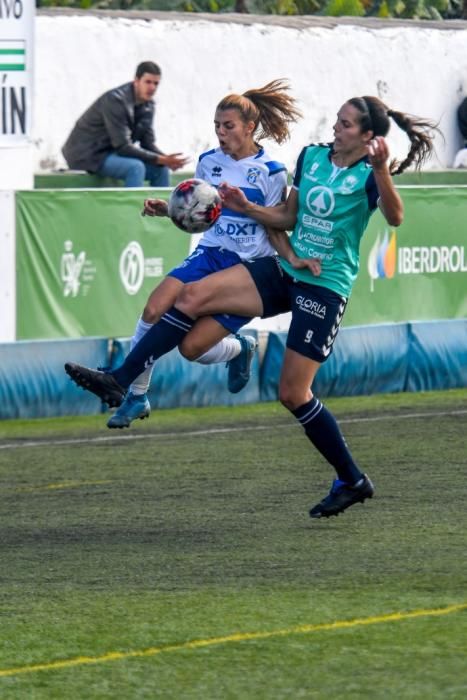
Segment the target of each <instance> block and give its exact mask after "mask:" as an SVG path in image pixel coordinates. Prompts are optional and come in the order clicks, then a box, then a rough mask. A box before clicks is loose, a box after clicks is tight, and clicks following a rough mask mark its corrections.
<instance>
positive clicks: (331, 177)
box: [281, 144, 379, 299]
mask: <svg viewBox="0 0 467 700" xmlns="http://www.w3.org/2000/svg"><path fill="white" fill-rule="evenodd" d="M331 153H332V144H324V145H323V144H320V145H311V146H307V147H306V148H304V149H303V151H302V152H301V154H300V157H299V159H298V162H297V170H296V173H295V178H294V182H293V187H294V188H295V189H297V190H298V215H297V223H296V224H295V228H294V230H293V233H292V236H291V238H290V241H291V244H292V247H293V249H294V251H295V253H296V255H297V256H299V257H300V258H319V259H320V261H321V275H319V276H318V277H314V276H313V275H312V274H311V272H310V271H309V270H306V269H304V270H295V269H294V268H293V267H292V266H291V265H290V264H289V263H288V262H287V261H286V260H283V259H281V264H282V266H283V267H284V269H285V270H286V272H288V273H289V275H291V276H292V277H294V278H295V279H297V280H299V281H302V282H308V283H310V284H316V285H320V286H322V287H327V288H328V289H332V291H334V292H336V294H339V295H340V296H343V297H345V298H346V299H347V298H348V297H349V295H350V292H351V290H352V286H353V283H354V282H355V278H356V277H357V273H358V268H359V258H360V254H359V251H360V239H361V237H362V235H363V233H364V231H365V229H366V227H367V224H368V220H369V218H370V216H371V214H372V213H373V211H375V209H376V207H377V200H378V196H379V195H378V190H377V187H376V182H375V178H374V175H373V170H372V168H371V165H370V164H369V162H368V160H367V158H362V159H361V160H359V161H357V162H356V163H354V164H353V165H351V166H350V167H347V168H339V167H337V166H336V165H334V164H333V163H332V161H331Z"/></svg>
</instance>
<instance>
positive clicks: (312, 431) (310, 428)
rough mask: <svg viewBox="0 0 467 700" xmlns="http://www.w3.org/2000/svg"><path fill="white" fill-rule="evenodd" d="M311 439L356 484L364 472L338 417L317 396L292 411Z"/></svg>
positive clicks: (347, 480) (344, 477)
mask: <svg viewBox="0 0 467 700" xmlns="http://www.w3.org/2000/svg"><path fill="white" fill-rule="evenodd" d="M292 413H293V415H294V416H295V418H296V419H297V420H298V422H299V423H300V424H301V425H302V426H303V429H304V430H305V433H306V435H307V437H308V439H309V440H311V442H312V443H313V445H314V446H315V447H316V449H317V450H318V451H319V452H321V454H322V455H323V457H324V458H325V459H326V460H327V461H328V462H329V463H330V464H332V466H333V467H334V469H335V470H336V472H337V476H338V478H339V479H340V480H341V481H344V482H345V483H346V484H355V483H356V482H357V481H358V480H359V479H361V478H362V476H363V474H362V472H361V471H360V469H359V468H358V467H357V465H356V464H355V462H354V460H353V458H352V455H351V454H350V450H349V448H348V447H347V443H346V442H345V440H344V437H343V435H342V433H341V431H340V429H339V426H338V424H337V421H336V419H335V418H334V416H333V415H332V413H330V412H329V411H328V410H327V408H326V407H325V406H323V404H322V403H321V401H319V400H318V399H317V398H316V397H315V396H314V397H313V398H312V399H311V401H309V402H308V403H306V404H303V406H300V407H299V408H297V409H296V410H295V411H292Z"/></svg>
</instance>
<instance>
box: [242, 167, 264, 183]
mask: <svg viewBox="0 0 467 700" xmlns="http://www.w3.org/2000/svg"><path fill="white" fill-rule="evenodd" d="M260 172H261V171H260V169H259V168H248V170H247V174H246V179H247V180H248V182H249V183H250V185H254V184H255V182H256V180H257V179H258V178H259V175H260Z"/></svg>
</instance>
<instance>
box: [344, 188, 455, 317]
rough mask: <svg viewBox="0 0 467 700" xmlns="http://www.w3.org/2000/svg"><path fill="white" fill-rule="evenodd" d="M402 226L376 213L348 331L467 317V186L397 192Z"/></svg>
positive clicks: (365, 239) (362, 256)
mask: <svg viewBox="0 0 467 700" xmlns="http://www.w3.org/2000/svg"><path fill="white" fill-rule="evenodd" d="M398 189H399V192H400V194H401V197H402V199H403V201H404V208H405V216H404V222H403V224H402V225H401V226H399V227H398V228H397V229H392V228H391V227H389V226H388V225H387V224H386V222H385V220H384V218H383V216H382V215H381V214H380V213H379V212H376V213H375V214H374V215H373V216H372V218H371V219H370V224H369V226H368V229H367V230H366V232H365V234H364V236H363V239H362V243H361V248H360V273H359V276H358V279H357V282H356V284H355V287H354V291H353V292H352V296H351V298H350V302H349V305H348V308H347V311H346V313H345V317H344V324H345V325H346V326H355V325H366V324H372V323H387V322H392V321H394V322H397V321H422V320H428V319H446V318H465V317H466V316H467V187H466V186H465V185H463V186H462V185H461V186H457V187H441V186H433V187H410V186H408V187H399V188H398Z"/></svg>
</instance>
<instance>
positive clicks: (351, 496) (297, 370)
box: [67, 97, 436, 518]
mask: <svg viewBox="0 0 467 700" xmlns="http://www.w3.org/2000/svg"><path fill="white" fill-rule="evenodd" d="M391 120H393V121H394V122H395V123H396V124H397V126H398V127H399V128H401V129H402V130H403V131H405V133H406V134H407V136H408V138H409V141H410V149H409V152H408V154H407V156H406V158H405V159H404V160H403V161H402V162H401V163H397V162H395V161H392V162H391V163H388V159H389V149H388V145H387V143H386V140H385V136H386V135H387V133H388V131H389V128H390V124H391ZM435 129H436V127H435V125H434V124H432V123H431V122H429V121H427V120H424V119H420V118H417V117H413V116H409V115H407V114H404V113H403V112H398V111H394V110H391V109H389V108H388V107H387V106H386V105H385V104H384V103H383V102H382V101H381V100H380V99H378V98H377V97H358V98H352V99H350V100H348V101H347V102H345V104H343V105H342V107H341V108H340V109H339V112H338V114H337V119H336V122H335V124H334V141H333V142H332V143H329V144H318V145H311V146H307V147H306V148H304V149H303V150H302V152H301V154H300V156H299V159H298V162H297V168H296V173H295V178H294V182H293V186H292V189H291V191H290V193H289V196H288V198H287V201H286V202H285V203H284V204H282V205H279V206H275V207H264V206H260V205H258V204H255V203H252V202H249V201H248V200H247V199H246V197H245V196H244V194H243V192H242V191H241V190H240V189H239V188H237V187H232V186H230V185H228V184H227V183H224V184H223V185H222V186H221V188H220V191H221V195H222V197H223V201H224V204H225V206H227V207H228V208H229V210H233V211H238V212H241V213H243V214H245V215H247V216H248V217H250V218H252V219H255V220H256V221H257V222H258V223H261V224H262V225H263V226H265V227H267V228H268V229H270V230H273V229H277V230H287V229H292V235H291V237H290V239H287V242H286V244H284V240H282V242H281V245H280V246H277V247H278V248H279V249H280V251H281V254H282V257H281V258H280V260H277V259H275V258H273V257H267V258H260V259H257V260H255V261H252V262H248V261H243V262H242V264H240V265H235V266H234V267H231V268H230V269H228V270H223V271H221V272H217V273H214V274H212V275H209V276H208V277H206V278H205V279H204V280H202V281H199V282H194V283H193V284H188V285H185V287H184V289H183V291H182V292H181V294H180V296H179V298H178V300H177V303H176V304H175V306H174V307H173V309H171V311H170V312H169V315H168V316H169V318H168V319H167V320H166V321H164V320H161V322H160V323H158V324H156V325H155V326H153V328H152V329H151V330H150V331H149V332H148V333H147V335H146V336H145V338H144V339H143V341H141V343H140V344H138V345H137V346H136V347H135V349H134V350H133V351H132V352H131V353H130V354H129V356H128V357H127V359H126V360H125V362H124V364H123V365H122V366H121V367H119V368H117V369H116V370H115V371H113V372H111V373H110V374H104V373H102V372H96V371H93V370H88V369H87V368H78V369H77V366H76V365H73V367H72V370H73V371H70V372H69V373H70V375H71V376H72V378H73V379H74V380H75V381H76V382H77V383H78V384H80V385H81V386H84V387H85V388H87V389H89V390H90V391H93V392H94V393H96V394H97V395H98V396H101V398H103V397H104V396H105V395H108V394H109V391H110V392H111V391H114V392H115V393H116V394H117V393H118V392H120V394H122V393H124V391H125V388H126V387H128V386H129V384H130V382H131V380H132V378H133V376H136V375H135V373H136V374H138V373H139V371H140V368H141V367H142V366H144V362H147V361H148V358H150V359H149V361H150V362H153V361H155V360H156V359H157V357H160V356H161V355H163V354H165V353H166V352H168V351H169V350H170V349H172V348H173V347H174V346H176V345H180V347H181V348H183V347H184V346H185V347H187V346H189V345H190V343H192V342H195V341H196V334H197V332H198V331H197V327H196V324H195V321H194V320H195V319H196V318H198V317H200V316H205V315H209V314H213V313H232V314H239V315H244V316H262V317H269V316H273V315H276V314H278V313H282V312H284V311H287V310H290V311H291V312H292V321H291V324H290V329H289V332H288V336H287V344H286V352H285V356H284V361H283V366H282V372H281V378H280V384H279V399H280V401H281V402H282V404H283V405H284V406H285V407H286V408H287V409H288V410H289V411H291V413H292V414H293V415H294V416H295V418H296V419H297V420H298V421H299V422H300V424H301V425H302V426H303V428H304V430H305V433H306V436H307V437H308V438H309V440H310V441H311V442H312V443H313V445H314V446H315V447H316V448H317V449H318V450H319V452H320V453H321V454H322V455H323V456H324V457H325V459H327V461H328V462H329V463H330V464H331V465H332V466H333V467H334V469H335V470H336V474H337V478H336V479H335V481H334V482H333V485H332V488H331V491H330V493H329V494H328V495H327V496H326V497H325V498H324V499H323V500H322V501H321V502H320V503H318V504H317V505H316V506H314V507H313V508H312V509H311V510H310V516H311V517H312V518H319V517H329V516H331V515H338V514H339V513H340V512H342V511H344V510H345V509H346V508H348V507H349V506H351V505H353V504H354V503H358V502H363V501H364V500H365V499H367V498H371V497H372V495H373V492H374V487H373V484H372V483H371V481H370V479H369V478H368V476H367V475H366V474H364V473H362V471H361V470H360V468H359V467H358V465H357V464H356V462H355V461H354V459H353V457H352V455H351V453H350V451H349V449H348V446H347V444H346V442H345V440H344V438H343V436H342V434H341V432H340V429H339V426H338V424H337V422H336V420H335V418H334V417H333V415H332V414H331V413H330V412H329V411H328V410H327V408H325V407H324V406H323V404H322V403H321V402H320V401H319V399H318V398H316V397H315V396H314V395H313V390H312V387H313V381H314V378H315V376H316V373H317V371H318V369H319V368H320V366H321V364H322V363H323V362H325V361H326V360H327V358H328V357H329V356H330V354H331V352H332V348H333V344H334V341H335V339H336V336H337V333H338V330H339V326H340V323H341V321H342V317H343V314H344V311H345V308H346V304H347V301H348V298H349V295H350V293H351V289H352V286H353V283H354V281H355V278H356V276H357V273H358V267H359V244H360V239H361V237H362V235H363V233H364V231H365V228H366V226H367V224H368V220H369V218H370V216H371V214H372V213H373V212H374V211H375V210H376V209H377V208H378V207H379V209H380V210H381V212H382V214H383V215H384V217H385V218H386V220H387V221H388V223H389V224H390V225H391V226H398V225H400V224H401V222H402V219H403V204H402V201H401V198H400V196H399V194H398V193H397V191H396V189H395V187H394V184H393V181H392V175H394V174H398V173H401V172H403V171H404V170H405V169H406V168H407V167H409V166H410V165H411V164H414V165H415V166H416V167H420V166H421V165H422V163H423V162H424V161H425V160H426V158H427V157H429V156H430V155H431V153H432V150H433V136H432V132H433V130H435ZM271 235H272V239H273V240H274V238H277V237H279V236H280V237H281V238H282V239H284V237H286V234H284V233H272V234H271ZM305 260H306V261H307V262H308V263H309V262H310V260H312V261H315V263H314V265H310V264H308V266H307V267H304V261H305ZM67 371H68V370H67Z"/></svg>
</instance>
